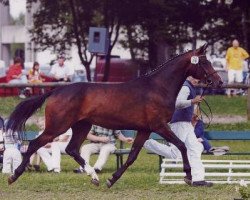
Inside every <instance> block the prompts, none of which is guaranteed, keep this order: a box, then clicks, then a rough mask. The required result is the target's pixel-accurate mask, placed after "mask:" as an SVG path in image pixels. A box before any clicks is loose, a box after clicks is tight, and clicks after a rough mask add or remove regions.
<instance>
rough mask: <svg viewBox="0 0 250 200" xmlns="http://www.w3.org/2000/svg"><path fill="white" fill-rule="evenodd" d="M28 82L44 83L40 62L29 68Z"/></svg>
mask: <svg viewBox="0 0 250 200" xmlns="http://www.w3.org/2000/svg"><path fill="white" fill-rule="evenodd" d="M28 82H29V83H42V82H43V79H42V77H41V72H40V69H39V63H38V62H34V64H33V67H32V69H30V70H29V73H28Z"/></svg>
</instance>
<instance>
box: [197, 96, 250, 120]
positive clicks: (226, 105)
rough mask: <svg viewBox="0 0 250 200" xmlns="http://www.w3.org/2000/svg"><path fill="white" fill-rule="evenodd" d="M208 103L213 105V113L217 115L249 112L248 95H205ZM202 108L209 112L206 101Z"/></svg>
mask: <svg viewBox="0 0 250 200" xmlns="http://www.w3.org/2000/svg"><path fill="white" fill-rule="evenodd" d="M205 98H206V100H207V102H208V104H209V105H210V106H211V109H212V111H213V114H216V115H246V114H247V98H246V96H236V97H232V98H228V97H227V96H221V95H216V96H205ZM201 105H202V108H204V109H205V110H206V112H208V110H207V107H206V105H205V104H204V103H202V104H201Z"/></svg>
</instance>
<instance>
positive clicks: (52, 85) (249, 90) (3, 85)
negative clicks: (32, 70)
mask: <svg viewBox="0 0 250 200" xmlns="http://www.w3.org/2000/svg"><path fill="white" fill-rule="evenodd" d="M69 84H71V83H68V82H67V83H65V82H46V83H35V84H34V83H28V84H8V83H0V89H4V90H5V89H8V88H10V89H11V88H12V89H13V88H25V87H29V88H32V89H34V88H40V89H42V88H56V87H60V86H65V85H69ZM198 87H201V88H205V87H207V86H206V85H203V84H200V85H199V86H198ZM209 88H211V87H209ZM221 88H225V89H227V88H232V89H243V90H247V120H249V121H250V85H245V84H225V85H223V86H222V87H221Z"/></svg>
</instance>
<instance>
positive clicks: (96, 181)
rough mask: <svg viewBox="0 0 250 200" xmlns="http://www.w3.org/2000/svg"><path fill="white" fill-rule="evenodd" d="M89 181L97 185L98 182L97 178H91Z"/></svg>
mask: <svg viewBox="0 0 250 200" xmlns="http://www.w3.org/2000/svg"><path fill="white" fill-rule="evenodd" d="M91 183H92V184H94V185H95V186H99V184H100V182H99V181H98V180H97V179H91Z"/></svg>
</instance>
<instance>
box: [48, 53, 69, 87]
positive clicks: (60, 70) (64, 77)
mask: <svg viewBox="0 0 250 200" xmlns="http://www.w3.org/2000/svg"><path fill="white" fill-rule="evenodd" d="M64 61H65V58H64V57H63V56H60V57H59V58H58V60H57V63H56V64H55V65H53V66H52V68H51V71H50V74H51V75H52V76H53V78H54V79H55V80H56V81H62V82H70V76H71V75H72V74H71V72H70V68H69V67H68V66H67V65H65V64H64Z"/></svg>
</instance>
